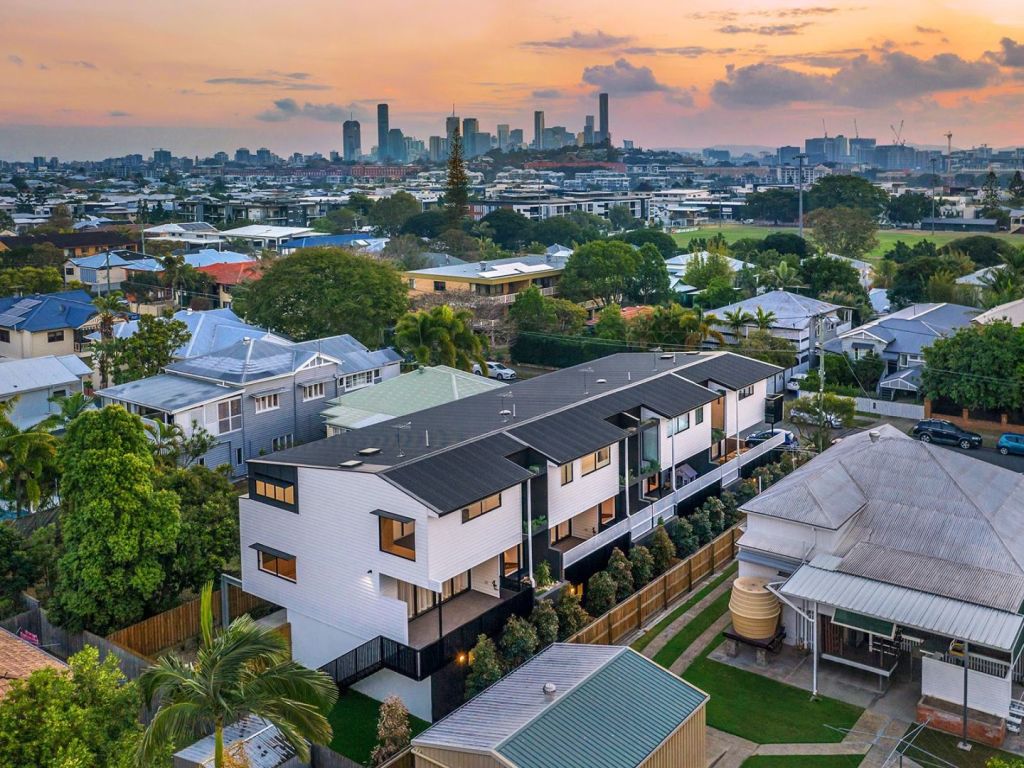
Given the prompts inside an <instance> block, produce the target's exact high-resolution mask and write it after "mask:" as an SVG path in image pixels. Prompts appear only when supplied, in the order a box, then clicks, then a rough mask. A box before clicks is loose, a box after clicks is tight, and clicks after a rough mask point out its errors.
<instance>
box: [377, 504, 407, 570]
mask: <svg viewBox="0 0 1024 768" xmlns="http://www.w3.org/2000/svg"><path fill="white" fill-rule="evenodd" d="M380 551H381V552H387V553H389V554H392V555H397V556H398V557H404V558H405V559H406V560H415V559H416V521H415V520H408V521H406V520H396V519H394V518H392V517H384V516H383V515H382V516H381V517H380Z"/></svg>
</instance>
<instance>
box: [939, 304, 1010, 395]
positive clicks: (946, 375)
mask: <svg viewBox="0 0 1024 768" xmlns="http://www.w3.org/2000/svg"><path fill="white" fill-rule="evenodd" d="M924 359H925V368H924V374H923V377H922V391H923V392H924V394H925V395H926V396H927V397H930V398H932V399H937V398H945V399H947V400H950V401H952V402H953V403H956V404H957V405H960V406H963V407H965V408H984V409H987V410H991V411H1016V410H1019V409H1021V408H1022V407H1024V370H1022V367H1021V360H1024V328H1015V327H1013V326H1012V325H1011V324H1009V323H1005V322H1002V321H1000V322H994V323H987V324H985V325H977V324H974V323H971V324H970V325H967V326H964V327H962V328H959V329H958V330H957V331H956V333H954V334H953V335H952V336H948V337H946V338H940V339H936V340H935V341H934V342H933V343H932V345H931V346H929V347H926V348H925V350H924Z"/></svg>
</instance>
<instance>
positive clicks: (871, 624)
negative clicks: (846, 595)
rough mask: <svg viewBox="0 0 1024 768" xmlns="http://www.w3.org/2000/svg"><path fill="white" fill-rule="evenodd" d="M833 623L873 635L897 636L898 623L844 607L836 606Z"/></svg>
mask: <svg viewBox="0 0 1024 768" xmlns="http://www.w3.org/2000/svg"><path fill="white" fill-rule="evenodd" d="M832 623H833V624H838V625H839V626H841V627H849V628H850V629H857V630H860V631H861V632H868V633H870V634H872V635H880V636H882V637H886V638H888V639H890V640H892V639H893V637H895V636H896V625H895V624H893V623H892V622H891V621H883V620H882V619H876V618H873V617H872V616H865V615H864V614H862V613H854V612H853V611H847V610H845V609H843V608H836V612H835V615H834V616H833V617H832Z"/></svg>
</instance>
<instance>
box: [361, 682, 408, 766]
mask: <svg viewBox="0 0 1024 768" xmlns="http://www.w3.org/2000/svg"><path fill="white" fill-rule="evenodd" d="M411 740H412V728H411V726H410V724H409V710H408V709H407V708H406V706H405V704H403V703H402V700H401V699H400V698H398V697H397V696H388V697H387V698H386V699H384V701H382V702H381V704H380V709H379V710H378V714H377V745H376V746H375V747H374V748H373V752H371V753H370V765H374V766H377V765H383V764H384V763H386V762H387V761H388V760H390V759H391V758H392V757H394V756H395V755H397V754H398V753H399V752H401V751H402V750H403V749H405V748H406V747H408V746H409V742H410V741H411Z"/></svg>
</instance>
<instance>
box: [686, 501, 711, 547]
mask: <svg viewBox="0 0 1024 768" xmlns="http://www.w3.org/2000/svg"><path fill="white" fill-rule="evenodd" d="M690 525H692V526H693V533H694V535H695V536H696V537H697V545H698V546H701V547H703V546H704V545H705V544H707V543H708V542H709V541H711V540H712V539H713V538H715V532H714V529H713V528H712V527H711V518H710V517H709V516H708V513H707V512H706V511H705V510H704V508H703V507H701V508H700V509H698V510H697V511H696V512H694V513H693V514H692V515H690Z"/></svg>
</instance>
